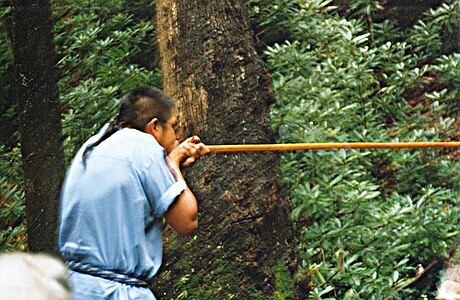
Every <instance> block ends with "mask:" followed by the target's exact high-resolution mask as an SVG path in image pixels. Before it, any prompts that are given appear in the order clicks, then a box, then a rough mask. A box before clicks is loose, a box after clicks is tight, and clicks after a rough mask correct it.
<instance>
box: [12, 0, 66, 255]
mask: <svg viewBox="0 0 460 300" xmlns="http://www.w3.org/2000/svg"><path fill="white" fill-rule="evenodd" d="M10 3H11V7H12V14H11V30H10V37H9V38H10V40H11V45H12V51H13V58H14V68H15V72H16V86H15V88H14V94H15V95H14V98H15V99H16V101H18V103H19V108H20V128H19V132H20V135H21V153H22V160H23V174H24V175H23V176H24V188H25V196H26V218H27V234H28V246H29V249H30V250H32V251H40V252H49V253H56V252H57V251H56V250H57V239H56V237H57V234H56V230H57V220H58V206H59V190H60V186H61V182H62V179H63V176H64V154H63V151H62V147H61V145H62V142H61V121H60V112H59V107H58V105H59V97H58V88H57V76H56V72H55V69H54V66H55V64H56V56H55V51H54V46H53V42H52V41H53V35H52V17H51V8H50V4H49V2H48V1H47V0H39V1H38V0H34V1H32V0H11V1H10Z"/></svg>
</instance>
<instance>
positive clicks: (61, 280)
mask: <svg viewBox="0 0 460 300" xmlns="http://www.w3.org/2000/svg"><path fill="white" fill-rule="evenodd" d="M67 278H68V273H67V268H66V265H65V264H64V263H63V262H62V261H60V260H59V259H57V258H54V257H52V256H49V255H45V254H30V253H22V252H17V253H5V254H1V255H0V291H1V292H0V300H7V299H14V300H25V299H28V300H51V299H52V300H70V299H72V295H71V289H70V286H69V284H68V281H67Z"/></svg>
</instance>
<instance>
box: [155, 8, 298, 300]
mask: <svg viewBox="0 0 460 300" xmlns="http://www.w3.org/2000/svg"><path fill="white" fill-rule="evenodd" d="M157 23H158V26H157V27H158V28H157V30H158V36H159V45H160V54H161V63H162V70H163V74H164V76H163V79H164V89H165V91H166V92H167V93H169V94H170V95H172V96H173V97H174V98H175V99H176V100H177V103H178V108H179V113H180V120H181V125H182V129H183V134H184V135H190V134H198V135H199V136H200V137H201V138H202V140H203V141H204V142H205V143H207V144H232V143H233V144H235V143H271V142H274V138H275V137H274V133H273V132H272V130H271V128H270V122H269V111H268V109H269V105H270V104H271V103H273V101H274V96H273V93H272V90H271V78H270V76H269V74H268V71H267V68H266V67H265V65H264V63H263V61H262V60H261V59H260V58H259V57H258V56H257V54H256V51H255V49H254V43H253V40H252V32H251V30H250V26H249V16H248V11H247V7H246V6H245V1H225V0H219V1H207V0H193V1H190V0H160V1H157ZM186 175H187V180H188V183H189V185H190V186H191V188H192V190H193V191H194V192H195V194H196V196H197V198H198V199H199V208H200V229H199V230H198V232H197V234H196V237H195V238H192V239H188V240H187V239H186V240H178V239H177V238H176V237H175V236H174V235H172V234H170V235H169V236H168V237H167V240H168V241H167V243H166V249H165V252H166V254H165V255H166V257H165V261H164V264H165V265H164V268H163V272H162V273H161V274H160V275H159V278H158V280H157V284H156V286H155V287H154V290H155V291H156V292H157V293H158V296H159V298H160V299H211V298H212V299H230V297H231V295H233V296H234V297H235V299H267V298H268V296H269V295H271V294H272V293H273V292H274V289H275V287H274V267H275V266H276V265H277V264H279V263H280V262H282V263H283V264H287V265H289V266H290V267H292V268H291V270H293V269H294V268H295V265H296V263H297V258H298V254H297V251H296V247H297V246H296V245H297V244H296V241H295V234H294V230H293V227H292V224H291V222H290V221H289V212H290V207H289V201H288V199H287V197H286V193H285V191H284V189H283V185H282V182H281V179H280V171H279V157H278V156H277V155H276V154H273V153H266V154H254V153H240V154H231V155H230V154H210V155H208V156H206V157H204V158H203V159H202V160H201V161H200V162H199V163H197V164H196V165H195V166H193V167H192V168H191V169H190V170H189V171H188V172H187V174H186ZM293 266H294V267H293Z"/></svg>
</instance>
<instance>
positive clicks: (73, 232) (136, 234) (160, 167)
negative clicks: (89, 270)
mask: <svg viewBox="0 0 460 300" xmlns="http://www.w3.org/2000/svg"><path fill="white" fill-rule="evenodd" d="M106 128H107V125H106V126H105V127H104V128H103V129H102V130H101V132H100V133H99V134H98V135H96V136H94V137H92V138H91V139H89V140H88V141H87V142H86V143H85V145H83V147H82V149H80V151H79V152H78V153H77V155H76V156H75V158H74V160H73V162H72V164H71V166H70V168H69V170H68V173H67V176H66V180H65V182H64V186H63V189H62V194H61V215H60V228H59V249H60V252H61V255H62V256H63V258H64V259H65V260H77V261H81V262H85V263H89V264H91V265H93V266H97V267H103V268H109V269H111V270H114V271H117V272H120V273H123V274H131V275H132V276H135V277H139V278H141V277H144V278H148V279H150V278H153V276H154V275H155V274H156V273H157V272H158V269H159V267H160V265H161V261H162V253H163V244H162V232H163V216H164V214H165V212H166V211H167V209H168V207H169V206H170V205H171V204H172V203H173V201H174V200H175V199H176V197H177V196H178V195H180V193H181V192H182V191H183V190H184V189H185V187H186V186H185V182H184V181H183V180H177V174H176V173H175V171H174V170H173V169H172V168H171V167H170V165H169V163H168V158H167V155H166V152H165V151H164V149H163V148H162V147H161V146H160V145H159V144H158V142H157V141H156V140H155V138H154V137H153V136H151V135H149V134H146V133H143V132H141V131H138V130H135V129H128V128H124V129H121V130H119V131H117V132H116V133H114V134H113V135H112V136H110V137H109V138H108V139H107V140H105V141H103V142H102V143H101V144H100V145H98V146H97V147H95V148H93V150H91V152H89V153H88V154H87V155H86V162H85V164H84V163H83V160H82V153H83V151H84V149H85V148H86V146H87V145H89V144H91V143H93V142H95V141H97V140H98V139H99V137H100V136H101V135H102V134H103V132H104V131H105V129H106ZM71 279H72V282H73V285H74V287H73V288H74V297H75V299H136V298H139V299H155V298H154V297H153V295H152V294H151V293H150V291H149V290H148V289H147V288H139V287H133V286H128V285H125V284H121V283H117V282H113V281H110V280H106V279H102V278H98V277H93V276H90V275H85V274H81V273H76V272H74V273H72V276H71ZM147 294H149V295H150V296H149V297H147Z"/></svg>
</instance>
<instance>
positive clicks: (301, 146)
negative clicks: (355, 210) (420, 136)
mask: <svg viewBox="0 0 460 300" xmlns="http://www.w3.org/2000/svg"><path fill="white" fill-rule="evenodd" d="M208 148H209V150H210V152H259V151H296V150H338V149H416V148H460V142H402V143H294V144H243V145H211V146H208Z"/></svg>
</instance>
